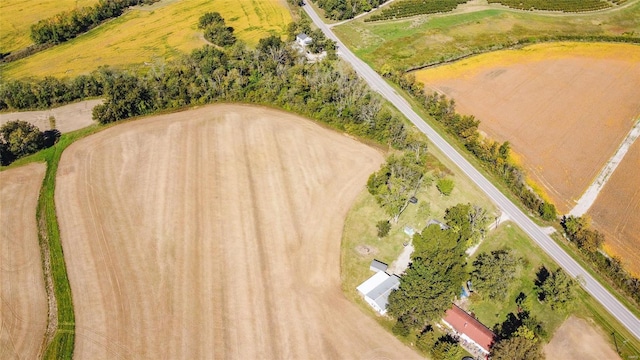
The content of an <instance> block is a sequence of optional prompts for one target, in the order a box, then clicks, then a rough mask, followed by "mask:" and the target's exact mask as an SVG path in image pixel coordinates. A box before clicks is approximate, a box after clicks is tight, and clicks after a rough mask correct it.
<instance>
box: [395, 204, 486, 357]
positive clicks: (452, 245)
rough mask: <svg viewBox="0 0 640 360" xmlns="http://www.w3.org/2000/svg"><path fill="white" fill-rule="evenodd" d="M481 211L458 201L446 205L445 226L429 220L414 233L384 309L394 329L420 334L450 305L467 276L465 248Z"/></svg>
mask: <svg viewBox="0 0 640 360" xmlns="http://www.w3.org/2000/svg"><path fill="white" fill-rule="evenodd" d="M483 212H484V211H482V210H479V209H478V208H477V207H474V206H471V205H470V204H458V205H456V206H453V207H451V208H449V209H447V211H446V215H445V222H446V225H447V227H446V228H445V229H442V228H441V227H440V226H439V225H438V224H432V225H430V226H428V227H427V228H425V229H424V230H423V231H422V232H421V233H420V234H416V235H414V237H413V245H414V251H413V253H412V255H411V264H410V265H409V268H408V269H407V271H406V272H405V273H404V275H402V277H401V278H400V286H399V288H398V289H397V290H394V291H393V292H392V293H391V294H390V295H389V306H388V308H387V311H388V312H389V314H390V315H391V316H393V317H395V318H396V319H397V322H396V325H395V327H394V328H395V330H394V331H395V332H396V333H398V334H403V333H406V334H408V333H409V332H410V331H412V330H413V331H417V332H418V333H420V334H424V333H425V330H426V329H428V325H429V323H431V322H433V321H435V320H438V319H440V318H441V317H442V315H443V314H444V312H445V311H446V310H447V309H448V308H450V307H451V301H452V300H453V298H454V297H455V296H456V295H457V292H458V291H459V289H460V284H462V282H463V281H464V279H466V278H467V276H468V275H467V272H466V269H465V267H466V261H465V259H466V254H465V250H466V248H467V247H468V245H469V242H470V241H472V239H473V238H474V236H476V234H477V233H479V232H481V230H480V227H481V226H480V223H481V221H479V220H478V216H477V214H478V213H483ZM441 346H444V345H441Z"/></svg>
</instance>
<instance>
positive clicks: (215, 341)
mask: <svg viewBox="0 0 640 360" xmlns="http://www.w3.org/2000/svg"><path fill="white" fill-rule="evenodd" d="M382 161H383V159H382V155H381V154H380V153H378V152H377V151H376V150H374V149H372V148H370V147H367V146H365V145H363V144H361V143H358V142H356V141H354V140H352V139H350V138H348V137H346V136H344V135H341V134H338V133H336V132H333V131H330V130H327V129H324V128H322V127H320V126H318V125H317V124H314V123H312V122H310V121H308V120H305V119H302V118H300V117H297V116H294V115H291V114H288V113H285V112H281V111H275V110H271V109H266V108H262V107H253V106H242V105H215V106H207V107H203V108H199V109H196V110H190V111H186V112H182V113H175V114H170V115H162V116H156V117H152V118H147V119H143V120H138V121H135V122H130V123H127V124H122V125H119V126H116V127H113V128H110V129H107V130H105V131H102V132H100V133H98V134H96V135H92V136H90V137H88V138H85V139H83V140H81V141H78V142H77V143H74V144H73V145H71V146H70V147H69V148H68V149H67V150H66V151H65V153H64V154H63V156H62V159H61V162H60V168H59V170H58V178H57V189H56V204H57V207H58V214H59V221H60V228H61V235H62V241H63V247H64V251H65V256H66V260H67V266H68V271H69V278H70V282H71V288H72V290H73V294H74V308H75V312H76V324H77V326H76V347H75V353H74V357H75V358H76V359H118V358H128V359H129V358H131V359H139V358H163V359H176V358H184V359H201V358H218V359H227V358H229V359H283V358H288V359H306V358H350V359H357V358H362V359H371V358H402V359H406V358H415V357H417V354H415V353H414V352H413V351H412V350H410V349H409V348H407V347H405V346H404V345H403V344H402V343H400V342H399V341H398V340H396V339H395V338H394V337H393V336H392V335H391V334H389V333H387V332H386V331H385V330H384V329H383V328H381V327H380V326H379V325H378V324H377V323H376V322H375V321H374V320H373V319H370V318H368V317H367V316H366V315H364V314H363V313H361V311H360V310H359V309H358V308H357V307H356V306H355V305H353V304H351V303H350V302H349V301H347V300H346V299H345V297H344V296H343V294H342V292H341V288H340V268H339V267H340V262H339V257H340V238H341V234H342V227H343V223H344V217H345V215H346V212H347V211H348V209H349V207H350V206H351V204H352V202H353V200H354V199H355V197H356V195H357V194H358V193H359V192H360V191H361V190H362V188H363V186H364V184H365V183H366V180H367V177H368V176H369V174H370V173H371V172H373V171H375V170H376V169H377V168H378V167H379V165H380V164H381V162H382Z"/></svg>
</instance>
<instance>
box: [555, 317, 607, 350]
mask: <svg viewBox="0 0 640 360" xmlns="http://www.w3.org/2000/svg"><path fill="white" fill-rule="evenodd" d="M544 353H545V355H546V357H547V359H563V360H602V359H611V360H613V359H620V357H619V356H618V354H617V353H616V352H615V350H614V349H613V347H612V345H611V344H610V343H609V342H608V341H607V340H606V335H605V334H603V333H602V332H601V331H599V329H596V328H595V327H594V326H593V325H592V324H590V323H589V322H587V320H584V319H580V318H577V317H574V316H572V317H570V318H568V319H567V320H566V321H565V322H564V323H563V324H562V325H561V326H560V327H559V328H558V330H556V332H555V334H554V335H553V338H552V339H551V341H550V342H549V343H548V344H547V345H545V347H544Z"/></svg>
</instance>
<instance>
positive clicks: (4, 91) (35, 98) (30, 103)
mask: <svg viewBox="0 0 640 360" xmlns="http://www.w3.org/2000/svg"><path fill="white" fill-rule="evenodd" d="M105 72H106V71H105V70H104V69H102V70H99V71H95V72H93V73H92V74H91V75H80V76H78V77H76V78H74V79H71V80H60V79H57V78H54V77H45V78H43V79H39V80H33V79H31V80H9V81H7V82H2V83H0V110H11V111H17V110H35V109H48V108H50V107H56V106H60V105H63V104H67V103H69V102H72V101H76V100H80V99H84V98H89V97H96V96H101V95H102V94H103V92H104V76H103V75H104V74H105Z"/></svg>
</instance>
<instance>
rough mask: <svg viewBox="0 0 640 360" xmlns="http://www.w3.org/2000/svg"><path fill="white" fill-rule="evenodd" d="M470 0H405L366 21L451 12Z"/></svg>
mask: <svg viewBox="0 0 640 360" xmlns="http://www.w3.org/2000/svg"><path fill="white" fill-rule="evenodd" d="M467 1H468V0H403V1H397V2H394V3H393V4H391V5H390V6H389V7H387V8H384V9H382V10H381V11H380V13H378V14H375V15H373V16H371V17H370V18H368V19H365V21H379V20H388V19H398V18H404V17H409V16H414V15H422V14H435V13H443V12H449V11H451V10H453V9H455V8H456V7H457V6H458V5H460V4H464V3H466V2H467Z"/></svg>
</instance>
